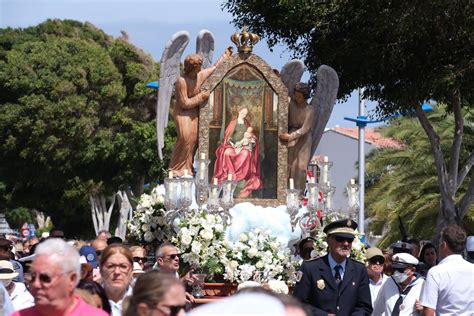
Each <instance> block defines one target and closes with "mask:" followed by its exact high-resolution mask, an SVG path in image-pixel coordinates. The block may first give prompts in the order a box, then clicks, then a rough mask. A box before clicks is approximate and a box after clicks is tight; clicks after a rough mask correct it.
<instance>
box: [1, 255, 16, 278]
mask: <svg viewBox="0 0 474 316" xmlns="http://www.w3.org/2000/svg"><path fill="white" fill-rule="evenodd" d="M17 276H18V272H15V270H13V265H12V263H11V262H10V261H8V260H0V280H10V279H13V278H15V277H17Z"/></svg>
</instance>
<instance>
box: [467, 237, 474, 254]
mask: <svg viewBox="0 0 474 316" xmlns="http://www.w3.org/2000/svg"><path fill="white" fill-rule="evenodd" d="M466 250H467V251H474V236H467V240H466Z"/></svg>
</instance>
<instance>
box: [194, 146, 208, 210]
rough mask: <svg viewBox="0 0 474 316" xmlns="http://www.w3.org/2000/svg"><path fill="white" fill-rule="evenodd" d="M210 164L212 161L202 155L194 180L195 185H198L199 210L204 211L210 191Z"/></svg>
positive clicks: (197, 199)
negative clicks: (203, 207)
mask: <svg viewBox="0 0 474 316" xmlns="http://www.w3.org/2000/svg"><path fill="white" fill-rule="evenodd" d="M209 162H210V160H209V159H206V156H205V155H204V154H201V157H200V158H199V159H198V172H197V175H196V178H195V179H194V184H195V185H196V202H197V204H198V207H199V209H202V206H203V205H204V202H205V200H206V195H207V193H208V189H209V177H208V167H209Z"/></svg>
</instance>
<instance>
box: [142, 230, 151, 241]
mask: <svg viewBox="0 0 474 316" xmlns="http://www.w3.org/2000/svg"><path fill="white" fill-rule="evenodd" d="M143 239H145V241H146V242H150V241H152V240H153V233H152V232H150V231H147V232H146V233H145V234H144V235H143Z"/></svg>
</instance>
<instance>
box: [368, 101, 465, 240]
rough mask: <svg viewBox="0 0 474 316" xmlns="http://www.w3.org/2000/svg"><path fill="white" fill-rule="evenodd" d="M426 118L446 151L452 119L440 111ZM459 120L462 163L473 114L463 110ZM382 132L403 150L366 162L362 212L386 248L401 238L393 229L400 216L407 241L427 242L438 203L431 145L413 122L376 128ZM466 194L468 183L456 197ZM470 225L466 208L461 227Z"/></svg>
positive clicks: (375, 154)
mask: <svg viewBox="0 0 474 316" xmlns="http://www.w3.org/2000/svg"><path fill="white" fill-rule="evenodd" d="M429 118H430V120H431V121H432V122H433V123H434V125H435V126H436V132H437V133H439V135H440V137H441V139H443V143H442V150H443V151H444V152H445V153H447V152H449V143H450V142H452V138H453V135H452V133H451V130H452V128H453V125H454V118H453V116H452V115H449V114H447V113H446V111H445V107H444V106H440V107H437V108H436V110H435V111H434V112H433V113H430V114H429ZM464 118H465V120H466V139H465V142H464V144H465V146H463V147H462V148H461V157H462V158H463V159H465V158H466V157H467V156H468V153H469V152H470V151H472V149H473V146H474V145H473V144H474V111H472V109H466V110H465V111H464ZM381 132H382V133H383V135H384V136H386V137H390V138H392V139H395V140H397V141H399V142H400V143H402V144H403V146H404V147H403V148H401V149H387V148H383V149H376V150H374V151H372V152H371V154H370V156H369V157H368V159H367V161H366V162H367V163H366V167H367V169H366V170H367V181H366V185H367V190H366V204H367V208H366V209H367V213H368V215H369V217H370V218H371V224H370V225H369V227H370V230H372V231H373V232H375V233H376V234H382V233H384V230H387V231H386V232H385V233H384V234H383V235H384V239H383V240H382V242H381V246H383V247H385V246H388V245H389V244H391V243H392V242H394V241H396V240H400V239H401V237H402V236H401V233H400V231H399V229H398V216H401V218H402V219H403V221H404V223H405V225H406V228H407V233H408V235H409V236H410V237H413V238H417V239H430V238H431V237H432V236H434V235H435V227H436V215H437V211H438V207H439V202H438V201H439V199H440V194H439V189H438V185H437V175H436V166H435V164H434V158H433V155H432V154H431V150H430V144H429V142H428V140H427V138H426V137H424V134H423V133H424V132H423V129H422V128H421V126H420V123H419V122H418V121H417V120H416V119H414V118H401V119H397V120H394V121H391V123H390V125H389V126H386V127H383V128H381ZM466 189H467V183H464V185H463V186H462V187H461V188H460V189H459V193H460V194H464V193H465V192H466ZM473 222H474V207H471V209H470V211H468V213H467V216H465V218H464V221H463V224H464V225H463V226H464V227H465V228H466V229H468V228H469V227H470V226H471V227H472V223H473ZM387 228H388V229H387ZM468 230H469V229H468ZM471 233H474V231H472V232H471Z"/></svg>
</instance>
